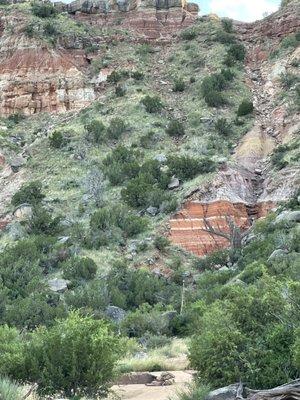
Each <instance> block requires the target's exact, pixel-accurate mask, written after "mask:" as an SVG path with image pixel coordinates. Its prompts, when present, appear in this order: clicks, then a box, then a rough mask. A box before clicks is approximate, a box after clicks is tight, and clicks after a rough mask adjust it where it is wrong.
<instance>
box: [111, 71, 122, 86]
mask: <svg viewBox="0 0 300 400" xmlns="http://www.w3.org/2000/svg"><path fill="white" fill-rule="evenodd" d="M122 78H123V74H122V72H121V71H116V70H114V71H113V72H112V73H111V74H110V75H108V77H107V82H109V83H118V82H120V80H122Z"/></svg>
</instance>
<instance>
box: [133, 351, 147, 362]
mask: <svg viewBox="0 0 300 400" xmlns="http://www.w3.org/2000/svg"><path fill="white" fill-rule="evenodd" d="M134 358H135V359H137V360H145V359H146V358H148V354H147V353H145V352H144V351H139V352H138V353H135V355H134Z"/></svg>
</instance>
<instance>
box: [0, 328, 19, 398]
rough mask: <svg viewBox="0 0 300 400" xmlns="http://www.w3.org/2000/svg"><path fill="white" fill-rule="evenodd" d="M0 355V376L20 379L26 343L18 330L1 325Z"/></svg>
mask: <svg viewBox="0 0 300 400" xmlns="http://www.w3.org/2000/svg"><path fill="white" fill-rule="evenodd" d="M0 354H1V363H0V376H10V377H13V378H18V377H20V374H21V372H22V369H23V368H24V342H23V340H22V337H21V335H20V334H19V332H18V331H17V329H16V328H10V327H8V326H7V325H0ZM0 383H1V379H0ZM2 383H3V382H2ZM0 387H1V386H0ZM0 394H1V389H0ZM1 398H2V397H1Z"/></svg>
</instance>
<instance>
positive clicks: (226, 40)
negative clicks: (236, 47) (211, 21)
mask: <svg viewBox="0 0 300 400" xmlns="http://www.w3.org/2000/svg"><path fill="white" fill-rule="evenodd" d="M215 41H217V42H219V43H222V44H234V43H236V37H235V35H233V34H232V33H230V32H226V31H224V30H219V31H218V32H217V34H216V38H215Z"/></svg>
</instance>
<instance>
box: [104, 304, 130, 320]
mask: <svg viewBox="0 0 300 400" xmlns="http://www.w3.org/2000/svg"><path fill="white" fill-rule="evenodd" d="M105 313H106V315H107V316H108V317H109V318H110V319H112V320H113V321H114V322H116V323H118V324H119V323H120V322H122V321H123V319H124V318H125V316H126V311H125V310H123V309H122V308H120V307H116V306H108V307H107V308H106V310H105Z"/></svg>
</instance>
